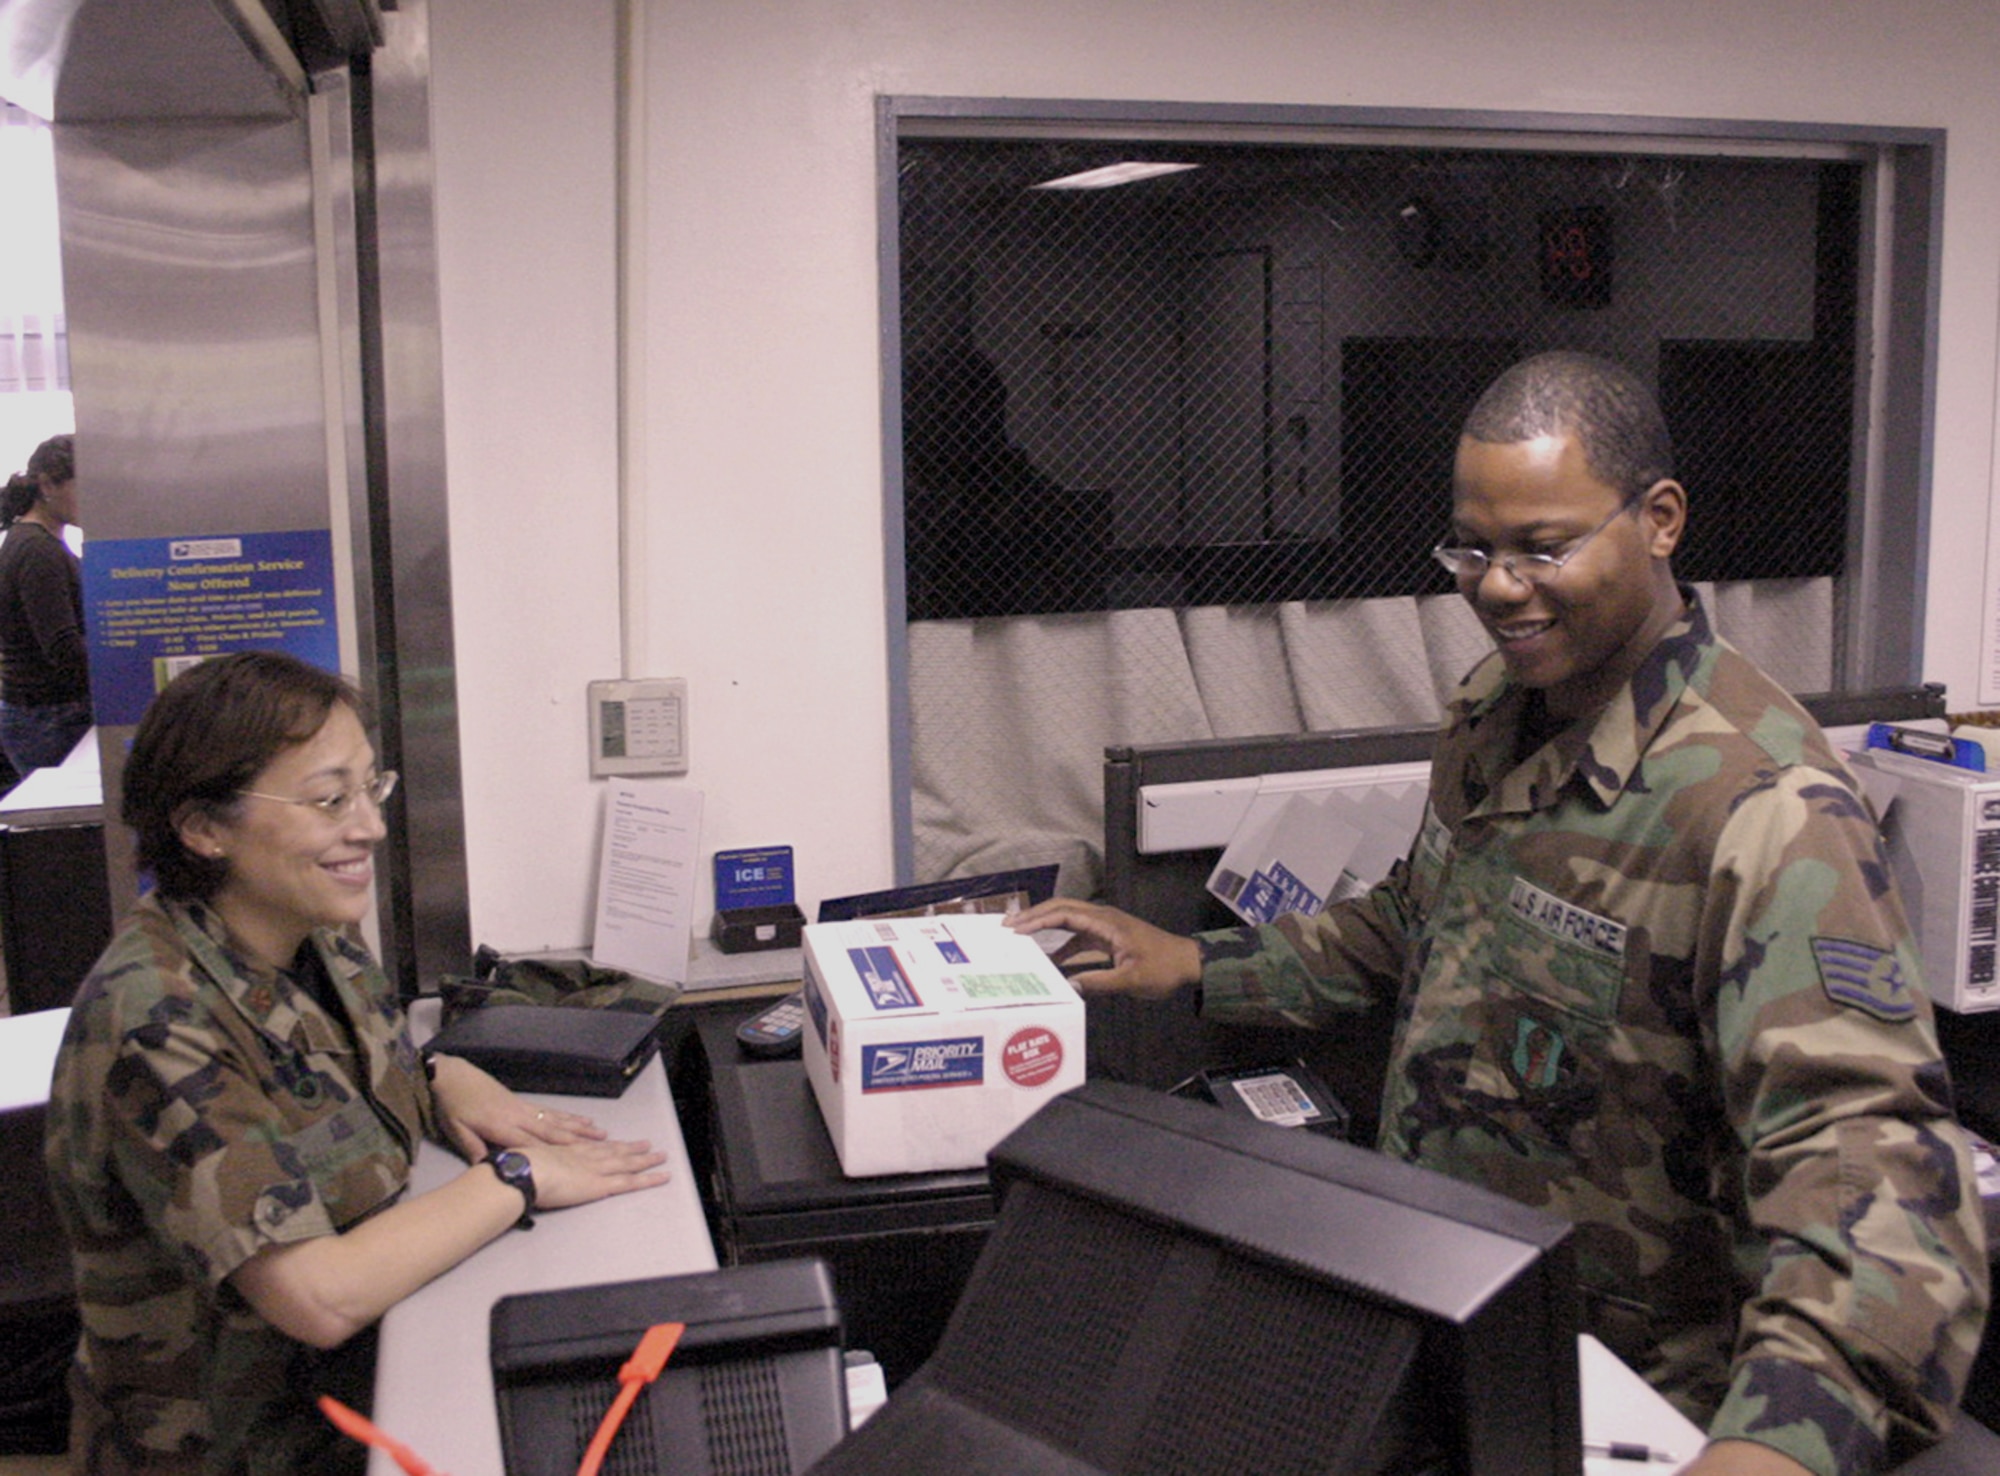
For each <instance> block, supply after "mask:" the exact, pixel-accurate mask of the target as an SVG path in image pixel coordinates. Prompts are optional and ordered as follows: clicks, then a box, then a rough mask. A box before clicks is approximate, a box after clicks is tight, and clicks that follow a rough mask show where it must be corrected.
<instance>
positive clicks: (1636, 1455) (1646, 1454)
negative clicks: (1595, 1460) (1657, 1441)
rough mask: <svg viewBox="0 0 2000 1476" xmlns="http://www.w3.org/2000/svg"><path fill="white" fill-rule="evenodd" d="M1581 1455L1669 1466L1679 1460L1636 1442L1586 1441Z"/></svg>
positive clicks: (1667, 1453) (1664, 1452) (1676, 1457)
mask: <svg viewBox="0 0 2000 1476" xmlns="http://www.w3.org/2000/svg"><path fill="white" fill-rule="evenodd" d="M1583 1453H1584V1454H1585V1455H1587V1456H1604V1457H1606V1458H1607V1459H1609V1460H1614V1461H1664V1462H1666V1464H1668V1465H1670V1466H1671V1465H1674V1464H1676V1463H1677V1462H1678V1461H1679V1459H1680V1458H1679V1457H1678V1456H1675V1455H1673V1454H1671V1453H1669V1452H1667V1451H1664V1450H1655V1449H1654V1448H1653V1447H1652V1446H1650V1445H1641V1444H1640V1443H1639V1442H1637V1441H1636V1440H1586V1441H1584V1442H1583Z"/></svg>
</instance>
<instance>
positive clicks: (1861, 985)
mask: <svg viewBox="0 0 2000 1476" xmlns="http://www.w3.org/2000/svg"><path fill="white" fill-rule="evenodd" d="M1812 951H1813V961H1814V962H1815V963H1817V964H1818V965H1819V982H1820V987H1821V988H1823V989H1824V990H1826V993H1827V998H1829V999H1831V1000H1832V1001H1833V1002H1834V1003H1835V1004H1842V1005H1852V1006H1853V1007H1854V1008H1855V1009H1857V1010H1861V1011H1863V1012H1865V1013H1867V1014H1870V1015H1873V1016H1874V1017H1875V1018H1876V1019H1878V1020H1888V1021H1891V1022H1894V1021H1899V1020H1907V1019H1909V1018H1910V1017H1911V1016H1912V1015H1914V1014H1916V1012H1917V999H1916V994H1915V992H1914V990H1912V988H1911V986H1910V980H1909V979H1908V978H1907V977H1905V976H1904V974H1903V970H1902V966H1901V965H1899V964H1898V963H1897V962H1896V955H1895V954H1893V953H1890V952H1889V951H1888V950H1886V949H1882V948H1876V947H1874V946H1873V945H1872V944H1868V943H1854V942H1850V941H1849V940H1847V939H1845V938H1814V939H1813V940H1812Z"/></svg>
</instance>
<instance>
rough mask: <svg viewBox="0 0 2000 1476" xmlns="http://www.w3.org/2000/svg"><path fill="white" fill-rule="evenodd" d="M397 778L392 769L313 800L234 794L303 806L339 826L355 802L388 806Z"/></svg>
mask: <svg viewBox="0 0 2000 1476" xmlns="http://www.w3.org/2000/svg"><path fill="white" fill-rule="evenodd" d="M396 779H397V774H396V771H395V770H394V769H384V770H383V771H382V772H381V773H379V774H377V775H376V776H375V777H374V778H372V779H368V780H364V781H363V782H362V783H360V784H357V785H355V786H353V787H352V788H351V789H342V790H338V791H336V792H335V793H333V794H326V795H320V796H317V797H315V798H313V799H294V798H292V796H290V795H288V794H266V793H264V791H263V790H261V789H239V790H237V791H236V792H237V793H238V794H241V795H247V796H248V797H249V798H251V799H267V800H276V801H277V802H278V803H279V804H281V805H304V806H305V807H306V808H307V809H309V810H317V811H319V813H320V814H321V815H323V816H325V817H326V818H327V819H328V820H329V821H331V822H332V823H334V824H336V825H337V824H339V823H340V822H341V821H342V820H345V819H346V818H347V817H348V816H349V815H351V814H352V813H353V812H354V802H355V801H356V800H358V799H364V798H365V799H366V800H367V801H368V803H369V804H371V805H373V806H374V807H375V808H376V809H377V810H380V809H381V808H382V806H383V805H385V804H387V803H388V802H389V796H390V795H392V794H394V793H395V792H396Z"/></svg>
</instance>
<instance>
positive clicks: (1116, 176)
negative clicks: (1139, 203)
mask: <svg viewBox="0 0 2000 1476" xmlns="http://www.w3.org/2000/svg"><path fill="white" fill-rule="evenodd" d="M1199 168H1201V166H1200V165H1199V164H1160V163H1154V162H1152V161H1150V160H1142V159H1127V160H1126V161H1125V162H1124V163H1122V164H1106V165H1105V166H1104V167H1103V168H1101V169H1086V170H1084V171H1083V173H1081V174H1065V175H1064V176H1062V178H1060V179H1045V180H1043V181H1042V182H1041V183H1040V184H1038V185H1031V186H1030V187H1029V188H1031V189H1037V190H1108V189H1110V188H1112V186H1114V185H1122V184H1131V183H1133V182H1134V181H1135V180H1141V179H1155V178H1157V177H1159V176H1160V175H1162V174H1179V173H1180V172H1181V171H1182V170H1184V169H1199Z"/></svg>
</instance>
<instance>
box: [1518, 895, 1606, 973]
mask: <svg viewBox="0 0 2000 1476" xmlns="http://www.w3.org/2000/svg"><path fill="white" fill-rule="evenodd" d="M1507 906H1508V907H1509V908H1511V909H1512V910H1513V913H1514V915H1515V916H1516V917H1518V918H1520V919H1521V921H1522V922H1525V923H1527V924H1529V925H1530V926H1531V927H1536V928H1540V929H1541V930H1542V931H1543V932H1544V933H1547V934H1548V935H1549V936H1550V937H1552V938H1560V939H1562V940H1563V941H1564V942H1566V943H1579V944H1581V945H1583V946H1584V947H1585V948H1588V949H1589V950H1590V951H1591V952H1592V953H1601V954H1603V955H1604V956H1605V957H1606V958H1623V957H1624V956H1625V924H1623V923H1622V922H1618V921H1616V920H1614V919H1612V918H1608V917H1599V916H1598V915H1597V914H1596V913H1594V912H1586V911H1585V910H1584V909H1583V908H1581V907H1576V906H1573V905H1571V904H1570V903H1568V902H1565V901H1563V899H1562V898H1560V897H1558V896H1555V895H1553V894H1552V893H1549V892H1545V891H1543V890H1542V889H1541V888H1540V887H1538V886H1536V885H1535V884H1534V883H1533V882H1529V881H1523V880H1522V879H1521V878H1520V877H1518V876H1517V877H1515V878H1514V887H1513V890H1512V891H1510V892H1509V893H1508V894H1507Z"/></svg>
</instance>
